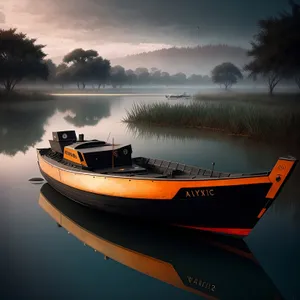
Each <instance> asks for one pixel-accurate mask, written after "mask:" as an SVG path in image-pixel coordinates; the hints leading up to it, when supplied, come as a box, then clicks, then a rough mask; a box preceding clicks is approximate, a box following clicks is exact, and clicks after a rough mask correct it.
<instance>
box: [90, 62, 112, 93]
mask: <svg viewBox="0 0 300 300" xmlns="http://www.w3.org/2000/svg"><path fill="white" fill-rule="evenodd" d="M86 67H87V73H88V74H87V79H88V80H90V81H92V82H96V83H97V84H98V89H100V87H101V85H103V87H105V84H107V82H108V80H109V77H110V69H111V66H110V61H109V60H107V59H103V58H102V57H101V56H99V57H97V58H95V59H93V60H91V61H89V62H87V66H86Z"/></svg>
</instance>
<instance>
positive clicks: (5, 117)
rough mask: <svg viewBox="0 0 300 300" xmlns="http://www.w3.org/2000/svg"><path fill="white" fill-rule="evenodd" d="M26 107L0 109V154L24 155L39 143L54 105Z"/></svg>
mask: <svg viewBox="0 0 300 300" xmlns="http://www.w3.org/2000/svg"><path fill="white" fill-rule="evenodd" d="M20 105H22V104H20ZM26 105H27V104H24V105H22V107H11V106H10V107H5V106H1V107H0V139H1V142H0V153H3V154H6V155H10V156H14V155H16V153H17V152H19V151H21V152H23V153H25V152H26V151H27V150H28V149H29V148H30V147H34V146H35V144H36V143H38V142H40V141H41V138H42V136H43V135H44V133H45V130H44V125H45V123H46V121H47V119H49V118H50V117H51V116H52V115H53V114H54V112H55V106H54V103H53V102H52V101H49V102H47V103H45V102H43V103H41V104H39V103H37V104H35V105H36V106H35V107H34V108H32V107H29V106H28V107H26Z"/></svg>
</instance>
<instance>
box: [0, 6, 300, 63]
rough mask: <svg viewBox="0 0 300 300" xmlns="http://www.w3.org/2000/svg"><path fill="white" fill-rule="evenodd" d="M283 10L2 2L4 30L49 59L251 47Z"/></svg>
mask: <svg viewBox="0 0 300 300" xmlns="http://www.w3.org/2000/svg"><path fill="white" fill-rule="evenodd" d="M298 2H299V1H298ZM282 9H288V0H272V1H262V0H252V1H246V0H151V1H149V0H84V1H83V0H0V27H2V28H5V29H7V28H9V27H16V28H17V29H18V30H21V31H23V32H25V33H27V34H28V36H29V37H33V38H38V42H39V43H42V44H46V45H47V47H46V48H45V52H46V53H47V54H48V57H54V58H55V57H58V56H63V55H64V54H66V53H67V52H68V51H70V50H73V49H74V48H84V49H90V48H93V49H96V50H97V51H98V52H99V54H100V55H101V56H103V57H105V58H109V59H111V58H115V57H120V56H124V55H128V54H133V53H139V52H143V51H151V50H155V49H160V48H164V47H171V46H194V45H197V44H201V45H205V44H208V43H212V44H218V43H226V44H229V45H235V46H242V47H249V41H250V40H251V38H252V36H253V34H255V33H256V28H257V27H256V26H257V20H258V19H260V18H264V17H268V16H272V15H275V14H277V13H278V12H279V11H280V10H282ZM197 26H199V29H198V28H197ZM56 62H57V61H56Z"/></svg>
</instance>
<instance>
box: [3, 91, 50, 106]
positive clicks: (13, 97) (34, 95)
mask: <svg viewBox="0 0 300 300" xmlns="http://www.w3.org/2000/svg"><path fill="white" fill-rule="evenodd" d="M53 99H54V97H53V96H52V95H49V94H47V93H43V92H38V91H12V92H9V93H7V92H6V91H3V90H0V103H5V102H8V103H11V102H24V101H47V100H53Z"/></svg>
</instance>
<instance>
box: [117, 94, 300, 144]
mask: <svg viewBox="0 0 300 300" xmlns="http://www.w3.org/2000/svg"><path fill="white" fill-rule="evenodd" d="M198 100H199V99H198ZM234 102H235V103H233V101H211V100H210V101H193V102H191V103H189V104H185V103H176V104H171V103H170V102H164V103H159V102H158V103H151V104H145V103H142V104H141V103H139V104H134V105H133V107H132V108H131V110H129V111H127V114H126V116H125V118H123V120H122V121H123V122H125V123H131V124H137V125H138V124H140V125H141V124H143V125H156V126H169V127H177V128H183V127H185V128H198V129H207V130H214V131H220V132H223V133H225V134H229V135H241V136H248V137H251V138H255V139H263V140H268V141H277V142H282V141H283V140H284V141H286V140H288V141H291V142H292V143H299V142H300V131H299V126H300V103H298V104H295V105H282V104H283V102H282V101H279V102H278V103H280V104H281V105H269V104H268V103H265V102H263V101H260V102H256V101H255V102H256V103H254V102H253V101H241V102H239V103H238V102H236V101H234Z"/></svg>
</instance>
